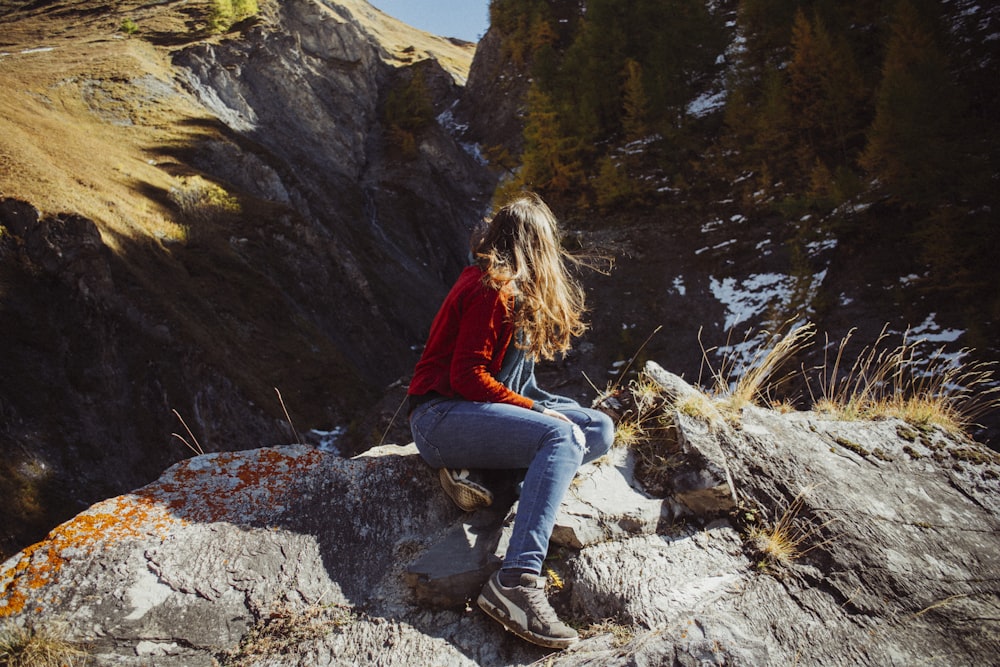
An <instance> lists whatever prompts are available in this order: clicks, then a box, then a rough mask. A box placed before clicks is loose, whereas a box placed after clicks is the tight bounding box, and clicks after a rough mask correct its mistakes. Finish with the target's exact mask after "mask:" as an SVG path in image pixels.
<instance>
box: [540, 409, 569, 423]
mask: <svg viewBox="0 0 1000 667" xmlns="http://www.w3.org/2000/svg"><path fill="white" fill-rule="evenodd" d="M542 414H543V415H548V416H549V417H555V418H556V419H561V420H563V421H564V422H569V423H570V424H572V423H573V422H572V421H570V418H569V417H567V416H566V415H564V414H563V413H561V412H556V411H555V410H553V409H552V408H545V411H544V412H542Z"/></svg>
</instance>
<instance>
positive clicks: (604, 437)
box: [585, 410, 615, 461]
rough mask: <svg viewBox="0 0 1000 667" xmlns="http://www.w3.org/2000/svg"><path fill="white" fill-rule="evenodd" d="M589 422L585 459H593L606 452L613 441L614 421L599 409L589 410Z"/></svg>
mask: <svg viewBox="0 0 1000 667" xmlns="http://www.w3.org/2000/svg"><path fill="white" fill-rule="evenodd" d="M590 412H591V413H592V414H591V422H590V425H589V427H588V428H587V430H586V434H587V453H586V459H585V460H586V461H593V460H594V459H597V458H600V457H602V456H604V455H605V454H607V453H608V451H609V450H610V449H611V445H613V444H614V442H615V423H614V421H612V420H611V417H609V416H608V415H606V414H605V413H603V412H601V411H599V410H591V411H590Z"/></svg>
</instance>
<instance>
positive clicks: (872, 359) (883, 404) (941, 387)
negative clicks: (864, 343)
mask: <svg viewBox="0 0 1000 667" xmlns="http://www.w3.org/2000/svg"><path fill="white" fill-rule="evenodd" d="M852 335H853V331H851V332H849V333H848V334H847V335H846V336H845V337H844V338H843V339H842V340H841V341H840V344H839V345H838V346H837V352H836V354H835V355H834V357H833V359H832V361H831V360H828V359H827V360H824V364H823V366H822V367H821V369H820V374H819V376H818V379H817V380H816V385H817V387H818V391H817V395H816V396H814V402H815V405H816V408H817V409H818V410H821V411H824V412H827V413H829V414H832V415H834V416H836V417H839V418H841V419H879V418H885V417H896V418H899V419H902V420H904V421H906V422H908V423H910V424H913V425H915V426H930V425H936V426H940V427H941V428H943V429H945V430H946V431H948V432H950V433H953V434H956V435H957V434H962V433H965V432H966V431H967V430H968V429H969V428H970V427H971V426H973V425H975V423H976V421H977V420H978V419H980V418H981V417H982V416H983V415H984V414H986V413H988V412H991V411H993V410H996V409H997V408H998V407H1000V386H997V383H996V380H995V377H994V368H995V364H993V363H985V362H963V361H961V357H964V356H967V355H969V354H970V351H969V350H962V351H961V352H959V353H958V354H957V355H947V354H945V352H944V350H943V349H940V348H939V349H937V350H936V351H934V352H932V353H931V354H930V356H922V355H920V353H919V351H920V349H922V347H924V346H923V345H922V341H920V340H916V341H909V340H907V336H906V335H904V336H903V341H902V343H900V344H899V345H897V346H895V347H890V346H888V345H887V344H886V343H887V340H888V338H889V336H888V334H887V333H886V330H885V329H883V330H882V333H881V334H880V335H879V337H878V338H877V339H876V341H875V343H873V344H872V345H870V346H868V347H866V348H865V349H864V350H862V352H861V354H859V355H858V357H857V358H856V360H855V361H854V362H853V364H852V365H851V366H850V368H849V369H848V370H846V371H842V366H843V364H844V350H845V348H846V347H847V345H848V342H849V341H850V339H851V336H852Z"/></svg>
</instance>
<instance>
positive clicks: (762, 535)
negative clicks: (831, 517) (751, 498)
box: [747, 486, 830, 569]
mask: <svg viewBox="0 0 1000 667" xmlns="http://www.w3.org/2000/svg"><path fill="white" fill-rule="evenodd" d="M814 488H815V487H814V486H807V487H805V488H803V489H802V490H801V491H799V493H798V495H796V496H795V498H794V499H793V500H792V502H791V503H790V504H789V505H788V507H787V508H785V511H784V512H782V514H781V516H780V517H779V518H778V520H777V521H776V522H775V523H774V524H773V525H771V526H767V525H757V526H752V527H751V528H750V530H749V531H748V534H747V537H748V539H749V541H750V544H751V546H752V547H753V548H754V549H755V550H756V551H757V553H759V554H760V555H761V557H762V560H761V562H760V567H761V568H762V569H768V568H771V567H775V566H788V565H790V564H792V563H793V562H795V561H796V560H798V559H799V558H800V557H802V556H803V555H805V554H807V553H809V552H810V551H812V550H813V549H815V548H817V547H820V546H822V545H823V544H826V543H827V542H828V541H829V540H823V541H821V542H817V543H815V544H812V545H810V546H809V547H807V548H805V549H803V548H802V545H803V544H804V543H805V542H806V541H808V540H810V539H812V538H813V537H815V536H816V535H817V534H818V533H819V531H820V530H821V529H822V528H824V527H825V526H827V525H829V523H830V522H829V521H827V522H824V523H823V524H821V525H819V526H816V525H813V524H811V523H810V522H808V521H805V520H803V519H801V518H800V517H799V514H800V513H801V512H802V509H803V505H804V503H805V498H806V496H807V495H808V494H809V493H810V492H812V490H813V489H814ZM754 517H755V515H754Z"/></svg>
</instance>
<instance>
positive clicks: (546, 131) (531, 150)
mask: <svg viewBox="0 0 1000 667" xmlns="http://www.w3.org/2000/svg"><path fill="white" fill-rule="evenodd" d="M581 157H582V145H581V143H580V141H579V140H578V139H577V138H575V137H573V136H571V135H567V134H565V133H564V131H563V128H562V126H561V125H560V122H559V113H558V112H557V110H556V106H555V103H554V102H553V100H552V98H551V96H549V95H548V94H546V93H545V92H543V91H542V90H541V89H540V88H539V86H538V85H534V84H533V85H532V86H531V88H530V89H529V90H528V117H527V119H526V121H525V128H524V154H523V155H522V157H521V163H522V166H521V172H520V173H519V175H518V181H519V183H520V184H522V185H524V186H526V187H530V188H533V189H536V190H538V191H540V192H543V193H547V194H553V195H564V194H566V193H568V192H569V191H570V190H571V189H572V188H575V187H578V186H579V185H580V184H581V183H582V182H583V166H582V162H581Z"/></svg>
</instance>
